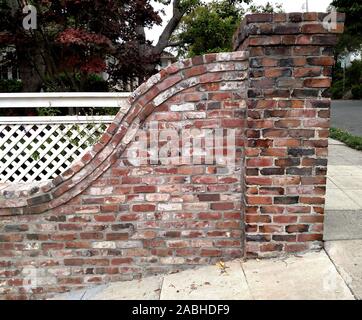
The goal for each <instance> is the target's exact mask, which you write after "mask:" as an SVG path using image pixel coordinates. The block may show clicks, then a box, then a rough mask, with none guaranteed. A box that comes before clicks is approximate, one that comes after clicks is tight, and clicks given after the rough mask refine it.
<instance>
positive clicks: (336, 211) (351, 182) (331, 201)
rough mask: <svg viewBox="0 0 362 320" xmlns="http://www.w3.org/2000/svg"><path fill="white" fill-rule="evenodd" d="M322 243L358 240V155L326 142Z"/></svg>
mask: <svg viewBox="0 0 362 320" xmlns="http://www.w3.org/2000/svg"><path fill="white" fill-rule="evenodd" d="M325 214H326V220H325V230H324V240H351V239H362V152H361V151H357V150H353V149H351V148H348V147H347V146H346V145H345V144H343V143H341V142H339V141H336V140H332V139H330V143H329V156H328V180H327V197H326V212H325Z"/></svg>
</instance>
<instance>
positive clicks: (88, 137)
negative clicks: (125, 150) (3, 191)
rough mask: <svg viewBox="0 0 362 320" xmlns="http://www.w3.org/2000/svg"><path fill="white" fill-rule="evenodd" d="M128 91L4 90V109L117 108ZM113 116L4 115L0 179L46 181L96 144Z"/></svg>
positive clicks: (0, 124)
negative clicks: (18, 91) (23, 91)
mask: <svg viewBox="0 0 362 320" xmlns="http://www.w3.org/2000/svg"><path fill="white" fill-rule="evenodd" d="M128 97H129V93H103V92H102V93H16V94H7V93H5V94H4V93H2V94H0V108H41V107H58V108H59V107H61V108H62V107H64V108H68V107H95V108H97V107H114V108H120V107H122V106H123V105H124V104H126V103H127V98H128ZM113 119H114V116H67V117H58V116H52V117H0V182H1V183H4V182H6V183H13V182H14V183H19V182H34V181H46V180H49V179H52V178H55V177H56V176H57V175H58V174H60V173H62V172H64V171H65V170H66V169H67V168H68V167H69V166H70V165H71V164H72V162H74V161H75V160H77V159H78V158H80V157H81V156H82V155H83V154H84V153H85V152H86V150H87V149H88V148H89V147H91V146H92V145H93V144H94V143H96V142H97V140H98V139H99V137H100V136H101V135H102V133H103V132H104V131H105V130H106V128H107V126H108V124H109V123H111V122H112V120H113Z"/></svg>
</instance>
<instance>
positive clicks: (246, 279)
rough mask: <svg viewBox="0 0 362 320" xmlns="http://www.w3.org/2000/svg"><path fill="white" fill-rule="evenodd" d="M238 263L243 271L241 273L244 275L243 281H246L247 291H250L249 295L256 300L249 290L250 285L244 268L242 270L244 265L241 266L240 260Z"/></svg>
mask: <svg viewBox="0 0 362 320" xmlns="http://www.w3.org/2000/svg"><path fill="white" fill-rule="evenodd" d="M239 263H240V267H241V270H242V271H243V275H244V278H245V282H246V285H247V286H248V290H249V292H250V295H251V297H252V299H253V300H256V299H255V297H254V295H253V292H252V291H251V287H250V285H249V281H248V278H247V276H246V273H245V270H244V267H243V263H242V262H241V261H240V262H239Z"/></svg>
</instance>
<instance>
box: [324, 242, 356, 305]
mask: <svg viewBox="0 0 362 320" xmlns="http://www.w3.org/2000/svg"><path fill="white" fill-rule="evenodd" d="M323 250H324V252H325V253H326V255H327V257H328V259H329V260H330V261H331V262H332V264H333V266H334V268H335V269H336V271H337V273H338V274H339V276H340V277H341V278H342V280H343V282H344V283H345V284H346V286H347V288H348V289H349V291H350V292H351V294H352V296H353V298H354V300H359V299H358V298H357V296H356V295H355V294H354V292H353V290H352V288H351V287H350V285H349V284H348V283H347V281H346V280H344V277H343V276H342V273H341V272H340V271H339V269H338V267H337V266H336V264H335V263H334V261H333V259H332V258H331V256H330V255H329V253H328V251H327V250H326V249H325V248H323Z"/></svg>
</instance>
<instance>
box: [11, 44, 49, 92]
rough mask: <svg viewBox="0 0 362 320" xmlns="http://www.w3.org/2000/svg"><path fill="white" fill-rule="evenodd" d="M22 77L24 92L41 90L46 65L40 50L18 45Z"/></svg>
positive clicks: (18, 58) (17, 50)
mask: <svg viewBox="0 0 362 320" xmlns="http://www.w3.org/2000/svg"><path fill="white" fill-rule="evenodd" d="M16 54H17V60H18V67H19V74H20V79H21V81H22V84H23V92H39V91H40V89H41V86H42V83H43V79H42V75H44V72H45V66H44V63H43V59H42V57H41V54H40V52H39V50H37V49H35V48H24V47H23V46H17V47H16Z"/></svg>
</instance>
